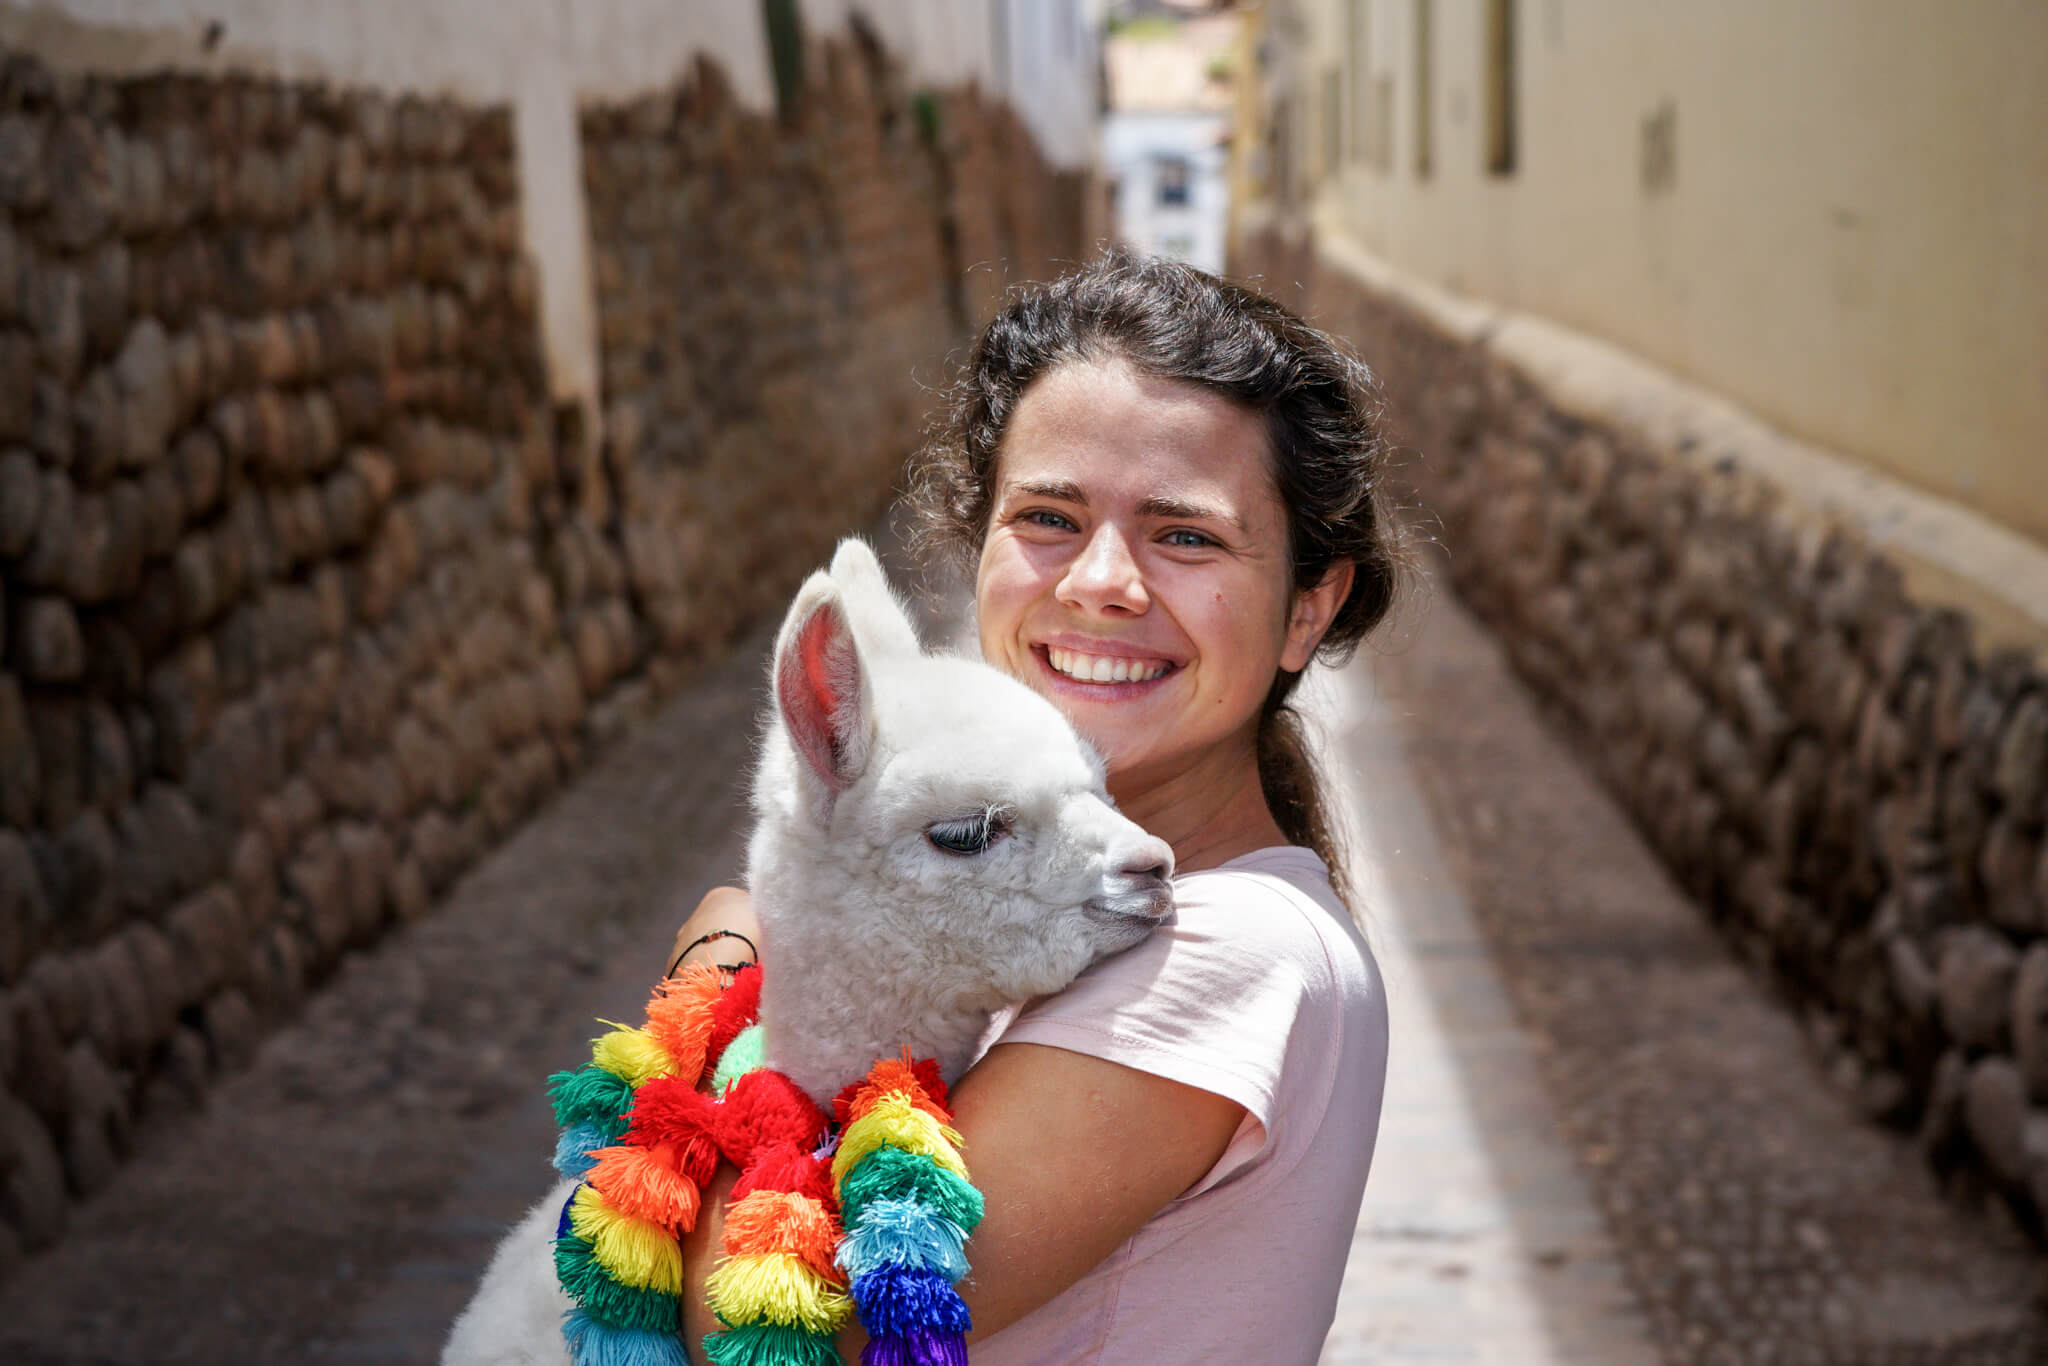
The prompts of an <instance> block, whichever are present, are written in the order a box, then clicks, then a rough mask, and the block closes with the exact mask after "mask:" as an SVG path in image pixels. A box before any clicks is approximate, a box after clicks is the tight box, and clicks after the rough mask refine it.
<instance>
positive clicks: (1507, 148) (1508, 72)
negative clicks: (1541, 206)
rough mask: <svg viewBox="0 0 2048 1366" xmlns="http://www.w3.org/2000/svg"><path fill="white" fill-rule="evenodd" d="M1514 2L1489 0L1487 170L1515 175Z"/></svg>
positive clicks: (1488, 171)
mask: <svg viewBox="0 0 2048 1366" xmlns="http://www.w3.org/2000/svg"><path fill="white" fill-rule="evenodd" d="M1515 86H1516V81H1515V0H1486V125H1485V129H1486V170H1487V173H1488V174H1490V175H1513V174H1514V173H1515V96H1516V89H1515Z"/></svg>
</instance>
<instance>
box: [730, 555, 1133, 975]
mask: <svg viewBox="0 0 2048 1366" xmlns="http://www.w3.org/2000/svg"><path fill="white" fill-rule="evenodd" d="M774 689H775V709H774V712H773V714H772V716H771V718H770V726H769V735H768V741H767V748H766V752H765V753H764V755H763V759H762V770H761V774H760V781H759V784H758V787H757V793H756V802H757V806H758V808H759V815H760V819H761V828H760V830H759V831H758V832H757V834H756V837H755V845H754V850H753V856H752V860H751V861H752V865H753V866H752V868H751V870H750V875H751V877H752V879H753V881H754V891H755V895H756V901H757V906H758V908H759V910H760V912H761V915H762V920H763V929H764V931H765V932H766V934H767V935H768V938H769V940H770V942H771V943H772V945H773V948H772V949H771V950H770V951H769V956H770V957H771V958H772V959H774V960H775V961H776V962H778V963H783V962H790V961H792V960H793V961H795V962H796V964H797V966H798V970H799V971H803V972H806V973H809V972H812V971H814V970H816V969H817V968H818V967H819V966H820V965H822V964H825V963H829V962H831V961H832V960H833V959H834V958H835V957H840V956H844V955H859V956H860V957H862V958H863V959H867V960H873V959H875V958H876V957H878V956H881V957H887V958H890V959H893V960H894V961H897V962H900V963H902V964H905V965H908V966H909V967H910V968H912V969H914V973H915V977H916V979H917V980H916V981H915V983H914V984H911V985H913V986H914V988H915V990H916V993H917V994H919V995H921V996H923V997H924V998H925V999H926V1000H933V1001H942V1002H945V1003H947V1004H950V1005H952V1006H955V1007H962V1008H982V1009H992V1008H994V1007H996V1006H998V1005H1000V1004H1002V1003H1003V1002H1006V1001H1013V1000H1021V999H1024V998H1026V997H1030V996H1034V995H1040V994H1043V993H1046V992H1051V991H1057V990H1059V989H1060V988H1061V987H1063V986H1065V985H1066V984H1067V983H1068V982H1069V981H1071V980H1072V979H1073V977H1074V976H1075V975H1076V974H1077V973H1079V972H1080V971H1081V969H1083V968H1085V967H1086V966H1087V965H1088V964H1089V963H1091V962H1093V961H1094V960H1095V959H1097V958H1100V957H1103V956H1105V955H1108V954H1111V953H1115V952H1117V951H1118V950H1120V949H1125V948H1128V947H1130V946H1131V945H1132V944H1135V943H1137V942H1138V941H1139V940H1141V939H1143V938H1144V937H1145V936H1146V935H1147V934H1148V933H1150V932H1151V931H1152V929H1153V928H1154V927H1155V926H1157V925H1158V924H1159V923H1160V921H1161V920H1162V919H1163V918H1164V917H1166V916H1167V915H1168V914H1169V913H1170V912H1171V910H1172V898H1171V893H1170V891H1169V889H1168V886H1167V881H1166V879H1167V878H1168V877H1169V876H1170V875H1171V873H1172V871H1173V853H1172V850H1171V849H1170V848H1169V847H1168V846H1167V845H1166V843H1165V842H1164V841H1162V840H1158V839H1155V838H1153V837H1152V836H1150V835H1147V834H1146V833H1145V832H1144V831H1143V830H1141V829H1139V828H1138V827H1137V826H1136V825H1134V824H1132V823H1131V822H1130V821H1129V820H1126V819H1125V818H1124V817H1123V816H1121V815H1119V814H1117V811H1116V809H1115V808H1114V806H1112V805H1111V803H1110V801H1109V798H1108V796H1107V795H1106V794H1105V792H1104V790H1103V771H1102V764H1101V761H1100V760H1099V759H1098V758H1097V757H1096V755H1095V753H1094V752H1093V751H1092V750H1091V749H1090V748H1089V747H1088V746H1087V745H1086V744H1085V743H1084V742H1083V741H1082V740H1081V739H1080V738H1079V737H1078V736H1076V735H1075V733H1074V731H1073V729H1072V728H1071V727H1070V726H1068V724H1067V723H1066V721H1065V720H1064V719H1063V718H1062V717H1061V716H1060V714H1059V713H1058V712H1057V711H1056V710H1055V709H1054V708H1053V706H1052V705H1051V704H1050V703H1049V702H1047V701H1046V700H1045V699H1044V698H1042V697H1040V696H1038V694H1036V693H1034V692H1032V691H1031V690H1030V689H1029V688H1026V687H1025V686H1024V685H1023V684H1021V683H1018V682H1016V681H1015V680H1014V679H1011V678H1009V677H1007V676H1006V675H1004V674H1002V673H1000V672H998V671H997V670H995V669H993V668H990V667H989V666H987V665H985V664H980V663H976V662H973V661H969V660H965V659H959V658H953V657H949V656H934V655H927V654H925V653H924V652H923V650H922V649H921V648H920V647H919V645H918V641H917V634H916V631H915V630H914V628H913V627H912V626H911V624H910V621H909V618H908V617H907V616H905V614H904V612H903V609H902V607H901V606H900V605H899V604H898V603H897V601H896V599H895V597H894V596H893V595H892V594H891V593H890V591H889V588H888V585H887V582H886V580H885V579H884V578H883V575H882V570H881V566H880V565H879V564H878V563H877V562H876V560H875V557H874V552H872V551H871V550H869V549H868V548H867V546H865V545H863V544H861V543H860V542H859V541H852V540H849V541H846V542H844V543H842V544H841V546H840V548H839V552H838V554H837V555H836V556H835V557H834V559H833V561H832V567H831V569H830V570H829V571H827V572H821V573H817V574H813V575H812V576H811V578H810V580H809V581H808V582H806V583H805V584H804V586H803V588H802V590H801V591H800V592H799V593H798V594H797V597H796V601H795V602H794V604H792V606H791V607H790V611H789V616H788V618H787V619H786V620H785V621H784V622H783V626H782V633H781V636H780V638H779V639H778V641H777V642H776V649H775V674H774Z"/></svg>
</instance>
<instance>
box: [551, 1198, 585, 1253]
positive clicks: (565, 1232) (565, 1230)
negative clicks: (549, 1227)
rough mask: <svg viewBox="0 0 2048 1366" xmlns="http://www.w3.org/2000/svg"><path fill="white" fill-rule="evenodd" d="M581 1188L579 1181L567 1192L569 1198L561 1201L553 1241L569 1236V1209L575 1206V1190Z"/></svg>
mask: <svg viewBox="0 0 2048 1366" xmlns="http://www.w3.org/2000/svg"><path fill="white" fill-rule="evenodd" d="M582 1189H583V1187H582V1185H581V1184H580V1183H579V1184H578V1185H577V1187H576V1190H574V1191H570V1192H569V1198H568V1199H567V1200H564V1201H563V1202H562V1214H561V1217H560V1218H558V1219H556V1220H555V1241H556V1242H558V1243H559V1242H561V1241H562V1240H563V1239H564V1238H566V1237H568V1236H569V1211H570V1210H572V1209H574V1208H576V1191H580V1190H582Z"/></svg>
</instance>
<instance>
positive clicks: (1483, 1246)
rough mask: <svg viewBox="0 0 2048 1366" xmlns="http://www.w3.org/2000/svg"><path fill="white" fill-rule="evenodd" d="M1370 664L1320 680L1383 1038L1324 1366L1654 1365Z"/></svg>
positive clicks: (1322, 717)
mask: <svg viewBox="0 0 2048 1366" xmlns="http://www.w3.org/2000/svg"><path fill="white" fill-rule="evenodd" d="M1377 663H1378V661H1376V660H1374V659H1372V658H1365V659H1362V660H1360V661H1359V663H1357V664H1356V665H1354V666H1353V667H1352V668H1351V669H1349V670H1348V671H1346V672H1345V673H1344V674H1343V675H1341V676H1338V677H1335V678H1328V679H1325V680H1319V681H1318V682H1319V683H1320V686H1318V687H1316V690H1315V694H1314V696H1313V699H1312V700H1313V704H1314V710H1315V714H1316V716H1317V719H1318V721H1319V723H1320V724H1321V725H1322V726H1323V727H1324V728H1325V730H1326V732H1327V733H1328V734H1329V735H1330V736H1331V738H1332V739H1334V740H1335V741H1336V742H1337V747H1336V749H1335V751H1334V752H1335V753H1336V754H1338V755H1340V756H1341V758H1340V759H1339V761H1338V762H1339V764H1340V765H1342V766H1343V768H1344V769H1345V770H1346V772H1345V775H1344V776H1346V777H1347V779H1348V781H1346V782H1345V783H1344V784H1343V788H1344V794H1345V797H1346V798H1347V805H1348V806H1349V807H1350V811H1349V817H1350V819H1349V822H1348V824H1349V827H1350V848H1349V852H1350V863H1351V868H1352V873H1353V876H1354V878H1355V879H1356V886H1357V890H1358V900H1359V902H1360V904H1361V905H1362V906H1363V907H1364V908H1365V918H1366V920H1367V931H1368V934H1369V936H1370V938H1371V940H1372V943H1373V950H1374V953H1375V956H1377V957H1378V959H1379V962H1380V970H1381V974H1382V976H1383V978H1384V979H1385V981H1386V985H1387V995H1388V1010H1389V1016H1390V1023H1391V1031H1392V1046H1391V1049H1390V1058H1389V1063H1388V1075H1387V1094H1386V1103H1385V1108H1384V1110H1383V1112H1382V1114H1381V1118H1380V1132H1379V1142H1378V1147H1377V1149H1376V1150H1375V1153H1374V1157H1373V1178H1372V1180H1371V1182H1370V1183H1369V1185H1368V1187H1367V1190H1366V1197H1365V1206H1364V1208H1363V1210H1361V1212H1360V1217H1359V1221H1358V1232H1357V1235H1356V1237H1355V1239H1354V1241H1353V1243H1352V1249H1351V1259H1350V1261H1349V1262H1348V1263H1347V1264H1346V1266H1345V1273H1344V1286H1343V1290H1342V1292H1341V1298H1340V1299H1339V1301H1338V1310H1337V1321H1336V1323H1335V1325H1334V1326H1333V1327H1332V1329H1331V1331H1330V1337H1329V1341H1328V1343H1327V1345H1326V1347H1325V1349H1324V1352H1323V1357H1322V1362H1323V1366H1409V1364H1410V1363H1418V1364H1419V1363H1425V1362H1427V1363H1457V1362H1469V1363H1485V1362H1504V1363H1505V1362H1513V1363H1522V1364H1523V1366H1552V1363H1556V1364H1557V1366H1563V1364H1564V1363H1574V1364H1575V1366H1655V1363H1656V1360H1657V1355H1656V1352H1655V1350H1654V1348H1653V1347H1652V1346H1651V1343H1650V1339H1649V1336H1648V1330H1647V1327H1646V1325H1645V1324H1644V1323H1643V1322H1642V1320H1641V1318H1640V1316H1639V1315H1638V1314H1637V1312H1636V1311H1635V1307H1634V1301H1633V1299H1632V1297H1631V1296H1630V1294H1629V1292H1628V1290H1627V1287H1626V1285H1625V1283H1624V1281H1623V1277H1622V1272H1621V1266H1620V1262H1619V1260H1618V1259H1617V1257H1616V1254H1615V1251H1614V1248H1613V1246H1612V1245H1611V1242H1610V1240H1609V1238H1608V1236H1607V1231H1606V1228H1605V1226H1604V1225H1603V1224H1602V1222H1601V1220H1600V1216H1599V1213H1598V1210H1597V1209H1596V1207H1595V1206H1594V1204H1593V1200H1592V1197H1591V1195H1590V1194H1589V1193H1588V1191H1587V1188H1586V1184H1585V1181H1584V1179H1583V1178H1582V1177H1581V1176H1580V1175H1579V1173H1578V1171H1577V1169H1576V1167H1575V1166H1574V1164H1573V1160H1572V1155H1571V1152H1570V1150H1569V1148H1568V1147H1567V1146H1566V1145H1565V1142H1564V1140H1563V1139H1562V1138H1561V1137H1560V1135H1559V1133H1558V1123H1557V1116H1556V1114H1555V1112H1554V1110H1553V1107H1552V1106H1551V1104H1550V1102H1549V1099H1548V1097H1547V1096H1546V1095H1545V1093H1544V1091H1543V1087H1542V1083H1541V1080H1540V1076H1539V1073H1538V1069H1537V1066H1536V1061H1535V1058H1534V1056H1533V1054H1532V1052H1531V1049H1530V1047H1529V1042H1528V1040H1527V1039H1526V1038H1525V1037H1524V1035H1523V1034H1522V1032H1521V1030H1520V1028H1519V1027H1518V1026H1517V1025H1516V1023H1515V1021H1514V1018H1513V1014H1512V1011H1511V1010H1510V1009H1509V1007H1508V1005H1507V998H1506V996H1505V994H1504V992H1503V990H1502V988H1501V984H1500V982H1499V980H1498V976H1497V974H1496V973H1495V971H1494V969H1493V966H1492V964H1491V962H1490V961H1489V958H1488V955H1487V951H1486V946H1485V943H1484V941H1483V940H1482V939H1481V937H1480V933H1479V929H1478V926H1477V925H1476V924H1475V923H1474V921H1473V919H1472V913H1471V911H1470V910H1469V909H1468V908H1467V907H1466V905H1465V902H1464V897H1463V894H1462V893H1461V892H1460V890H1459V888H1458V887H1457V885H1456V884H1455V882H1453V881H1452V879H1451V877H1450V875H1449V873H1448V872H1447V870H1446V869H1445V868H1444V865H1443V859H1442V856H1441V854H1440V852H1439V851H1438V849H1437V847H1436V841H1435V837H1434V834H1433V833H1432V830H1431V825H1430V821H1429V818H1428V814H1427V811H1426V810H1425V808H1424V806H1423V804H1422V798H1421V796H1420V793H1419V792H1418V791H1417V790H1416V788H1415V787H1414V784H1413V780H1412V778H1411V777H1410V775H1409V774H1408V772H1407V767H1408V761H1407V757H1406V755H1405V754H1404V752H1403V741H1402V735H1401V732H1400V728H1399V723H1398V722H1397V721H1396V720H1395V718H1394V716H1393V714H1392V713H1391V711H1390V709H1389V707H1388V706H1387V704H1386V702H1385V701H1384V699H1382V698H1381V697H1380V695H1379V690H1378V689H1377V688H1376V687H1375V674H1376V673H1377V672H1380V670H1378V669H1376V667H1375V666H1376V664H1377Z"/></svg>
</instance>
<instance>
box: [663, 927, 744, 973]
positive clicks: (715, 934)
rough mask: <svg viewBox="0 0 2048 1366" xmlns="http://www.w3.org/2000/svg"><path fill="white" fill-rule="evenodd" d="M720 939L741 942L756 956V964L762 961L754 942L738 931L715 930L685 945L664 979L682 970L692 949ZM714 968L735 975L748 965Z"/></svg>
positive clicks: (728, 965) (726, 964) (725, 964)
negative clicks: (677, 970) (684, 961)
mask: <svg viewBox="0 0 2048 1366" xmlns="http://www.w3.org/2000/svg"><path fill="white" fill-rule="evenodd" d="M718 939H737V940H739V941H740V942H741V943H742V944H745V945H746V946H747V949H748V951H749V952H751V953H752V954H753V955H754V961H755V962H756V963H758V962H760V961H761V950H760V949H758V948H756V947H755V945H754V941H753V940H751V939H749V938H747V937H746V936H745V935H743V934H741V933H740V932H739V931H738V930H713V931H711V933H709V934H700V935H698V936H697V937H696V938H695V939H692V940H691V941H690V942H689V943H687V944H685V945H683V950H682V952H681V953H678V954H677V955H676V956H675V959H674V961H673V962H671V963H670V964H669V965H668V971H667V972H664V973H663V974H661V975H662V976H663V977H673V976H675V975H676V969H677V968H680V967H681V966H682V965H683V960H684V959H685V958H688V957H689V956H690V950H691V949H694V948H696V947H697V946H698V945H700V944H709V943H711V942H712V941H714V940H718ZM712 966H714V967H716V968H717V969H718V970H719V971H720V972H723V973H734V972H738V971H739V970H740V969H741V968H743V967H746V966H747V965H746V964H745V963H715V964H713V965H712Z"/></svg>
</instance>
